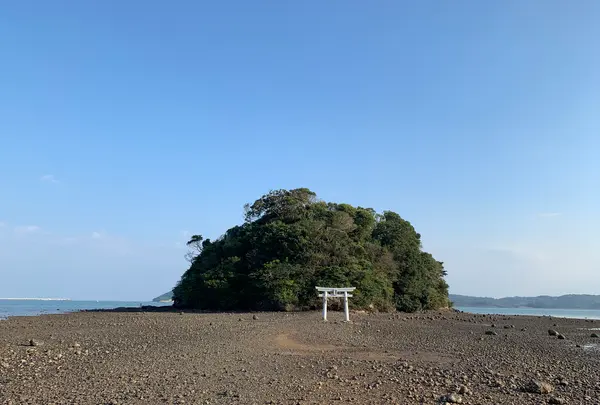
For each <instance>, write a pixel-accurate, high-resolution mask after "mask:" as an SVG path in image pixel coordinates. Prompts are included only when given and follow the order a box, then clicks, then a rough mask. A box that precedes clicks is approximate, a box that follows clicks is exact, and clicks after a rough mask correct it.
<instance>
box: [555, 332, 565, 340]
mask: <svg viewBox="0 0 600 405" xmlns="http://www.w3.org/2000/svg"><path fill="white" fill-rule="evenodd" d="M557 338H559V339H560V340H565V336H564V335H561V334H560V333H559V334H558V336H557Z"/></svg>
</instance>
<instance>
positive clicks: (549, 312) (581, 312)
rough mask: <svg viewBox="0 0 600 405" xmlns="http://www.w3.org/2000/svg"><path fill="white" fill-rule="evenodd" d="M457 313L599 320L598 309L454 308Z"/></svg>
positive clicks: (599, 313)
mask: <svg viewBox="0 0 600 405" xmlns="http://www.w3.org/2000/svg"><path fill="white" fill-rule="evenodd" d="M456 309H458V310H459V311H463V312H470V313H472V314H491V315H526V316H552V317H556V318H578V319H600V310H598V309H556V308H552V309H547V308H487V307H456Z"/></svg>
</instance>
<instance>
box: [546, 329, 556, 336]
mask: <svg viewBox="0 0 600 405" xmlns="http://www.w3.org/2000/svg"><path fill="white" fill-rule="evenodd" d="M548 334H549V335H550V336H558V332H557V331H555V330H554V329H548Z"/></svg>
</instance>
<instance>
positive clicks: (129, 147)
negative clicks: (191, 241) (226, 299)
mask: <svg viewBox="0 0 600 405" xmlns="http://www.w3.org/2000/svg"><path fill="white" fill-rule="evenodd" d="M598 21H600V2H598V1H596V0H581V1H577V2H568V1H552V0H550V1H546V0H544V1H536V0H531V1H526V2H523V1H520V0H518V1H517V0H515V1H510V0H509V1H502V2H484V1H479V0H473V1H467V0H464V1H453V2H450V1H427V0H425V1H413V2H407V1H358V0H351V1H347V0H331V1H317V0H306V1H288V0H277V1H275V0H271V1H261V0H257V1H245V0H244V1H242V0H239V1H226V0H225V1H192V0H190V1H185V0H182V1H176V2H165V1H148V0H143V1H142V0H129V1H121V0H104V1H75V0H70V1H64V0H55V1H29V0H20V1H16V2H7V3H5V4H4V5H3V6H2V11H1V12H0V38H1V40H0V222H1V224H0V297H2V296H4V297H6V296H46V297H56V296H60V297H70V298H73V299H85V298H92V299H124V300H126V299H132V300H143V299H150V298H152V297H154V296H156V295H158V294H160V293H163V292H165V291H167V290H169V288H171V287H172V286H173V285H174V284H175V283H176V281H177V280H178V279H179V277H180V275H181V274H182V273H183V271H184V270H185V269H186V262H185V260H184V258H183V256H184V253H185V249H184V246H183V245H184V243H185V241H186V237H187V236H188V235H189V234H190V233H200V234H202V235H204V236H206V237H210V238H215V237H217V236H219V235H220V234H221V233H223V232H224V231H225V230H226V229H227V228H229V227H231V226H232V225H235V224H238V223H240V222H241V221H242V214H243V210H242V206H243V204H244V203H246V202H252V201H254V200H255V199H256V198H258V197H259V196H260V195H262V194H264V193H266V192H268V191H269V190H270V189H277V188H295V187H308V188H310V189H312V190H313V191H315V192H317V194H318V195H319V197H321V198H323V199H325V200H331V201H336V202H347V203H350V204H353V205H361V206H367V207H372V208H375V209H376V210H378V211H382V210H384V209H390V210H394V211H396V212H398V213H400V214H401V215H402V216H403V217H404V218H405V219H407V220H409V221H411V222H412V223H413V225H414V226H415V227H416V229H417V231H418V232H420V233H421V234H422V235H423V241H424V248H425V250H428V251H430V252H432V253H433V254H434V255H435V256H436V257H437V258H438V260H442V261H444V262H445V264H446V268H447V271H448V273H449V275H448V282H449V284H450V288H451V292H453V293H461V294H471V295H488V296H505V295H537V294H561V293H596V294H600V236H599V234H598V229H600V214H599V207H600V24H599V23H598Z"/></svg>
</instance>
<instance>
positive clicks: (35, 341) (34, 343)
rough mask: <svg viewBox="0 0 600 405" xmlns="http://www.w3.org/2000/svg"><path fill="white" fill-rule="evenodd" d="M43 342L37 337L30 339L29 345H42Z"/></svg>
mask: <svg viewBox="0 0 600 405" xmlns="http://www.w3.org/2000/svg"><path fill="white" fill-rule="evenodd" d="M41 344H42V342H40V341H39V340H35V339H29V346H41Z"/></svg>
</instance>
